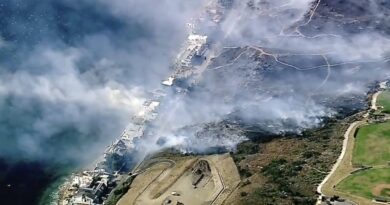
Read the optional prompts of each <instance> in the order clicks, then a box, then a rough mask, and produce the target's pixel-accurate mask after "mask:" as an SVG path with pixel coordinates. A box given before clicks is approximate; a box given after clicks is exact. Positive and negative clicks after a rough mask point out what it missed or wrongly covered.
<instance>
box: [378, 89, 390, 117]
mask: <svg viewBox="0 0 390 205" xmlns="http://www.w3.org/2000/svg"><path fill="white" fill-rule="evenodd" d="M377 101H378V105H379V106H383V109H382V112H384V113H390V91H389V90H386V91H383V92H382V93H381V94H380V95H379V96H378V100H377Z"/></svg>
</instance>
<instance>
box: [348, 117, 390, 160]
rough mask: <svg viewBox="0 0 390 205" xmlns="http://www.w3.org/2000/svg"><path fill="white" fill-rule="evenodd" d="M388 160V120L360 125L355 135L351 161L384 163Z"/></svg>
mask: <svg viewBox="0 0 390 205" xmlns="http://www.w3.org/2000/svg"><path fill="white" fill-rule="evenodd" d="M389 161H390V122H385V123H378V124H370V125H366V126H364V127H361V128H360V129H359V131H358V133H357V136H356V142H355V147H354V150H353V163H354V164H359V165H369V166H375V165H385V164H388V162H389Z"/></svg>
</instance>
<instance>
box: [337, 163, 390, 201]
mask: <svg viewBox="0 0 390 205" xmlns="http://www.w3.org/2000/svg"><path fill="white" fill-rule="evenodd" d="M336 189H338V190H342V191H343V192H347V193H350V194H353V195H357V196H362V197H365V198H368V199H372V198H375V197H386V198H389V196H390V195H389V194H390V193H389V189H390V168H381V169H369V170H365V171H361V172H358V173H356V174H353V175H351V176H349V177H347V178H346V179H344V180H343V181H341V182H340V184H338V185H337V186H336Z"/></svg>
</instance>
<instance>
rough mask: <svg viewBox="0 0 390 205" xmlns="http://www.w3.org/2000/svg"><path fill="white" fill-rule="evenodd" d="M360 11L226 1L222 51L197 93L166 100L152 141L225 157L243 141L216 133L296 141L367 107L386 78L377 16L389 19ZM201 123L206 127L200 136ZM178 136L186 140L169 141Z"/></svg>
mask: <svg viewBox="0 0 390 205" xmlns="http://www.w3.org/2000/svg"><path fill="white" fill-rule="evenodd" d="M361 3H362V4H365V3H368V5H369V6H366V7H365V8H362V7H361V6H360V4H357V3H355V2H353V1H348V2H342V1H333V2H332V1H324V0H323V1H311V0H292V1H288V0H280V1H262V0H261V1H258V0H249V1H235V4H234V6H233V8H232V10H231V11H230V12H229V14H228V15H227V17H226V19H225V20H224V21H223V23H222V25H221V30H222V31H221V32H220V33H221V35H220V36H218V37H217V38H216V39H218V40H219V41H221V42H222V43H221V44H222V45H221V46H222V47H226V49H223V50H222V51H221V53H219V54H218V55H217V56H215V58H214V59H213V60H212V63H211V65H210V66H208V69H207V70H206V71H205V72H204V73H203V75H202V78H201V80H199V81H200V82H199V83H198V84H197V85H196V86H194V87H191V85H187V84H185V83H184V84H185V85H184V86H183V85H181V86H183V87H186V86H189V87H191V89H190V90H191V91H190V92H189V94H187V95H185V97H181V98H173V99H170V100H168V103H167V104H169V106H167V108H163V109H161V110H160V118H159V119H158V120H157V122H156V125H155V126H156V127H157V129H156V131H155V132H156V133H158V134H157V135H156V137H154V138H153V137H152V141H158V139H161V138H159V136H163V139H164V140H166V141H167V143H166V145H167V146H170V145H172V144H182V145H183V144H184V147H187V148H189V149H192V150H201V151H202V150H205V149H206V148H207V147H214V146H228V147H229V146H232V147H234V145H235V144H236V143H238V142H240V141H241V140H243V139H244V137H243V133H242V132H239V131H237V130H236V131H231V130H226V129H225V130H224V129H218V128H216V127H223V126H226V125H230V126H231V125H240V126H238V127H237V129H238V130H242V129H243V127H244V131H245V127H247V126H249V127H256V128H257V129H261V130H266V131H268V132H272V133H285V132H301V131H302V130H303V129H306V128H312V127H315V126H319V125H321V124H322V120H323V119H324V118H326V117H331V116H335V115H339V114H340V113H344V115H345V114H350V113H353V112H356V111H357V110H361V109H363V108H365V107H367V104H366V94H367V92H368V91H369V87H370V85H371V84H372V83H374V82H375V81H379V80H383V79H386V78H387V77H388V76H389V74H390V69H389V65H388V63H387V62H386V61H388V59H389V48H388V46H386V45H388V44H389V37H388V34H387V33H386V32H387V31H386V27H382V26H378V25H374V24H376V22H378V21H385V22H386V21H388V18H386V17H384V16H386V14H388V13H389V10H388V8H387V10H386V9H383V5H382V4H383V2H380V1H364V0H363V1H362V2H361ZM350 7H351V8H350ZM335 8H336V10H335ZM379 8H380V9H379ZM327 9H333V10H332V12H329V11H328V10H327ZM337 9H339V10H337ZM327 12H328V13H327ZM337 12H339V13H337ZM364 12H365V13H364ZM332 15H334V16H332ZM344 15H345V16H344ZM359 16H360V17H361V16H366V18H367V19H370V22H365V20H364V19H366V18H364V19H363V20H361V19H362V18H358V17H359ZM367 16H369V17H367ZM337 18H338V19H337ZM355 18H356V19H355ZM334 19H336V20H334ZM357 19H358V20H357ZM189 84H191V83H189ZM218 122H221V123H218ZM201 123H203V124H205V123H206V124H207V125H206V126H203V128H200V127H202V126H200V125H199V124H201ZM210 124H211V125H210ZM180 127H184V129H183V130H185V131H183V130H181V131H177V130H178V129H179V128H180ZM210 130H212V131H210ZM216 130H217V131H216ZM213 131H215V132H213ZM183 133H184V134H183ZM145 144H147V145H149V144H153V142H152V143H151V142H150V141H149V140H148V141H147V143H145Z"/></svg>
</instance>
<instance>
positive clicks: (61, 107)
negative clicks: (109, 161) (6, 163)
mask: <svg viewBox="0 0 390 205" xmlns="http://www.w3.org/2000/svg"><path fill="white" fill-rule="evenodd" d="M158 5H159V6H158V9H157V8H156V4H155V2H151V1H149V2H146V1H145V2H144V1H142V2H140V1H89V0H83V1H74V0H65V1H55V0H44V1H27V2H26V1H21V0H16V1H15V0H6V1H2V2H1V5H0V19H1V20H0V25H1V29H0V36H1V37H0V55H1V62H0V122H1V125H0V139H1V142H2V143H1V144H0V150H1V151H0V157H1V158H7V159H9V160H22V159H32V160H44V161H52V162H53V161H54V162H67V161H73V162H82V161H85V160H88V161H90V160H91V158H95V157H96V156H97V155H98V154H100V153H101V152H102V150H104V146H106V145H107V144H109V143H110V142H111V141H113V140H114V139H115V138H117V137H118V136H119V135H120V133H121V132H122V130H123V128H124V127H125V126H126V124H127V123H128V122H129V121H130V117H131V115H132V114H134V113H136V112H138V111H139V109H140V108H141V106H142V103H143V102H144V101H145V99H146V98H147V97H148V94H146V92H145V91H146V90H152V89H154V88H156V87H157V86H159V84H160V82H161V79H163V78H165V77H166V76H167V75H168V72H169V70H170V66H169V65H170V63H171V61H172V56H174V55H176V52H177V50H178V48H179V46H180V43H181V42H182V40H181V39H184V38H185V35H186V33H187V30H186V27H185V23H184V22H186V21H187V20H188V18H189V17H190V16H192V13H193V12H195V10H194V11H193V10H192V9H196V7H195V6H194V4H192V3H191V2H188V3H184V2H182V1H159V2H158ZM190 8H191V10H190ZM157 11H159V12H158V13H156V12H157Z"/></svg>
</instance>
